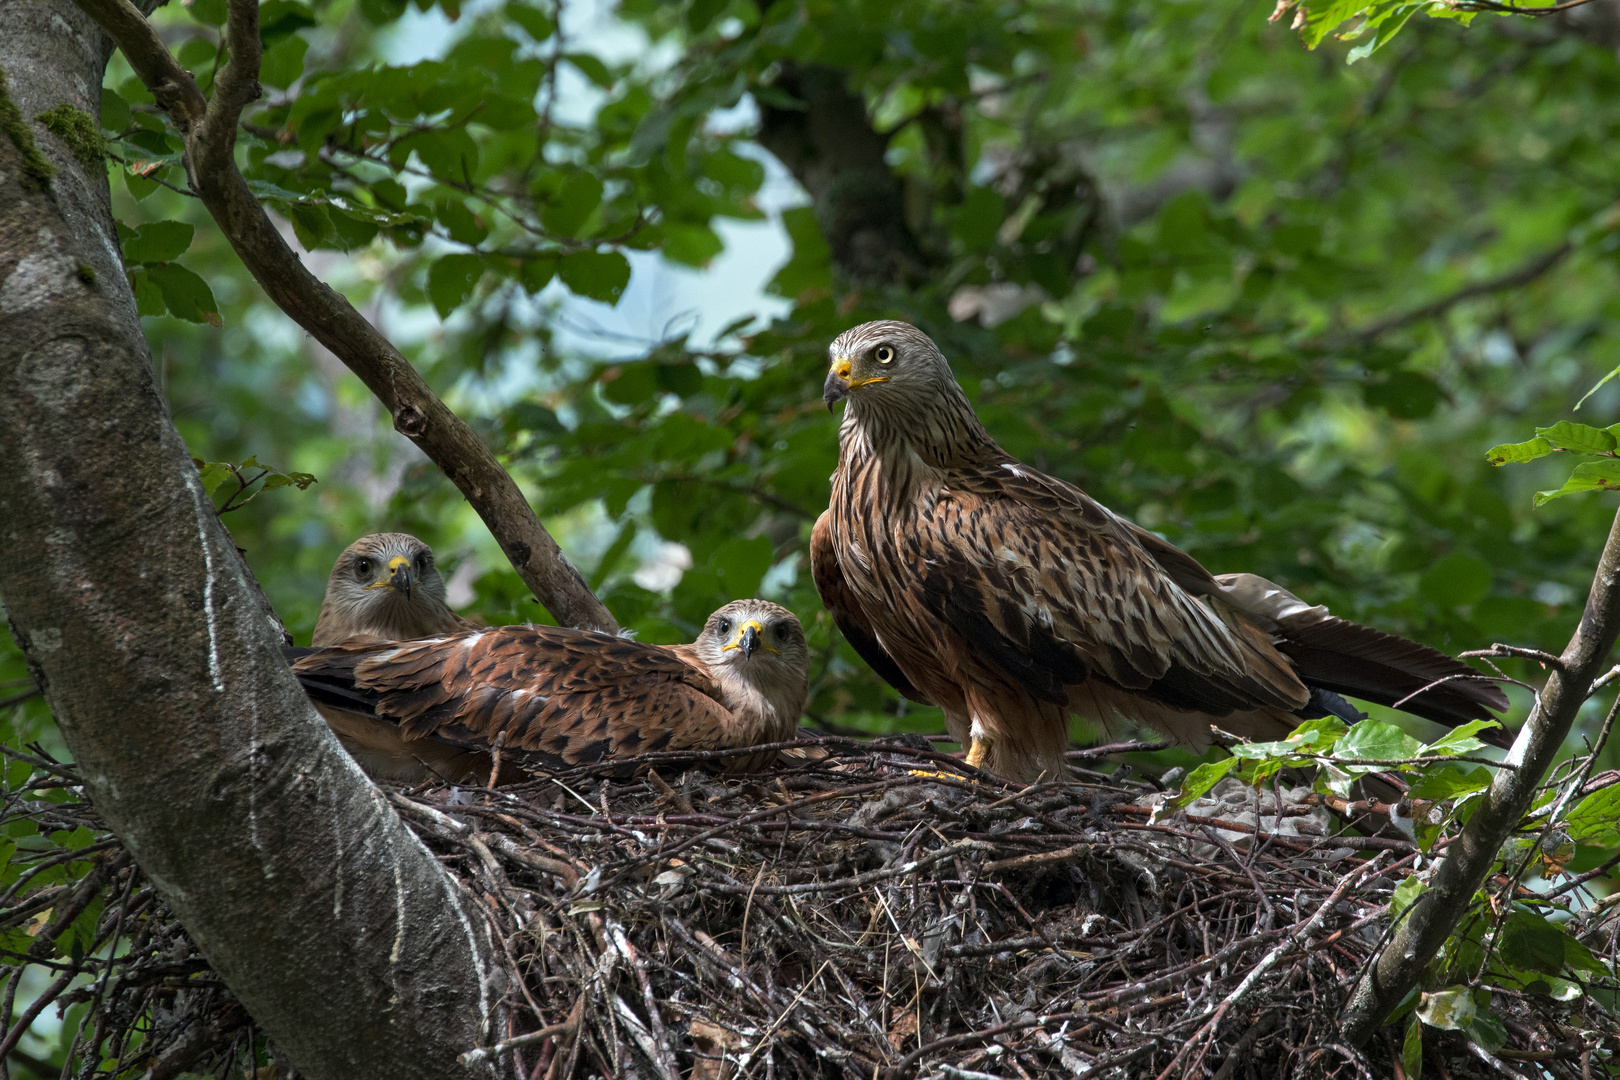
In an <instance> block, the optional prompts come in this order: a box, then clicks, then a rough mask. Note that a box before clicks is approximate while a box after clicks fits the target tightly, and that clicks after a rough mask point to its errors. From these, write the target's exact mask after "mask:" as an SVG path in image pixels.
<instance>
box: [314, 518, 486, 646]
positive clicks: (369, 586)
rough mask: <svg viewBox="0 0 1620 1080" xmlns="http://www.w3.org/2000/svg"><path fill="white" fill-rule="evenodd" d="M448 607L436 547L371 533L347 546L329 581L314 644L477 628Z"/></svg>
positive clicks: (392, 638) (401, 536)
mask: <svg viewBox="0 0 1620 1080" xmlns="http://www.w3.org/2000/svg"><path fill="white" fill-rule="evenodd" d="M476 626H477V624H476V623H472V622H469V621H467V620H466V619H463V618H462V617H461V616H460V615H457V614H456V613H455V612H454V611H451V610H450V605H449V604H448V603H446V602H445V599H444V578H443V576H442V575H440V573H439V568H438V567H437V566H435V565H433V549H432V548H430V547H428V546H427V545H426V544H425V543H423V542H422V541H420V540H418V539H417V538H416V537H414V536H412V535H411V534H410V533H372V534H371V535H369V536H362V537H361V538H360V539H358V540H356V541H355V542H354V543H352V544H350V545H349V546H348V547H347V548H345V549H344V551H343V554H341V555H339V556H338V558H337V562H336V563H335V564H333V566H332V576H331V577H329V578H327V581H326V599H325V600H323V601H322V602H321V614H320V617H319V618H317V619H316V620H315V635H314V637H313V638H312V639H311V640H312V642H313V643H314V644H316V645H336V644H338V643H339V642H343V641H354V640H359V639H378V640H382V641H403V640H405V639H407V638H418V637H427V636H428V635H430V634H448V633H453V632H454V631H457V630H468V629H474V628H475V627H476Z"/></svg>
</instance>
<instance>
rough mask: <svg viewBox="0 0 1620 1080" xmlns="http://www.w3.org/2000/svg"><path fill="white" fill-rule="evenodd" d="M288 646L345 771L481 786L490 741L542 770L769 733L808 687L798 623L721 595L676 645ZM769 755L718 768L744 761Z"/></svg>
mask: <svg viewBox="0 0 1620 1080" xmlns="http://www.w3.org/2000/svg"><path fill="white" fill-rule="evenodd" d="M288 654H289V656H290V657H292V658H293V673H294V674H295V675H297V676H298V681H299V682H300V683H301V684H303V687H304V689H305V691H306V692H307V693H308V694H309V696H310V698H311V699H312V700H313V701H314V703H315V707H316V709H317V710H318V711H319V712H320V714H321V715H322V716H324V717H325V718H326V721H327V723H328V724H330V725H331V726H332V730H333V731H335V732H336V733H337V736H338V738H339V740H340V741H342V743H343V745H344V747H345V748H346V749H348V751H349V753H350V754H351V755H353V757H354V758H355V760H356V761H358V762H359V763H360V765H361V767H363V768H364V769H365V770H366V772H368V773H370V774H371V775H372V776H373V777H376V778H377V779H381V780H392V781H397V782H404V783H416V782H419V781H422V780H426V779H428V778H430V777H433V776H437V777H439V778H441V779H444V780H448V781H451V782H457V783H459V782H471V781H477V782H482V781H483V780H485V779H486V778H487V777H488V776H489V773H490V768H491V757H490V750H491V748H492V747H493V746H494V744H495V742H496V740H497V739H500V740H502V759H503V761H504V762H505V763H507V764H508V765H511V764H519V765H529V766H541V767H547V768H561V767H565V766H569V765H578V764H583V763H587V762H596V761H602V760H606V759H610V758H614V757H620V756H623V755H627V754H637V753H644V752H648V751H654V750H722V749H730V748H734V747H746V746H757V745H761V744H764V743H771V742H780V741H783V740H785V739H789V738H792V736H793V733H794V732H795V731H796V730H797V727H798V720H799V714H800V713H801V712H803V711H804V702H805V697H806V695H807V693H808V688H807V681H806V679H807V671H808V668H809V652H808V650H807V649H806V647H805V641H804V630H803V628H802V627H800V625H799V620H798V619H797V618H795V617H794V615H793V613H792V612H791V611H788V610H787V609H786V608H783V607H779V606H777V605H776V604H772V603H769V602H767V601H764V600H735V601H733V602H732V603H729V604H727V605H726V606H725V607H723V608H721V609H720V610H719V611H716V612H715V613H714V614H713V615H711V616H709V621H708V622H707V623H706V624H705V625H704V627H703V632H702V633H701V634H699V635H698V639H697V640H696V641H694V642H692V643H691V644H690V645H669V646H663V645H646V644H643V643H641V642H639V641H632V640H630V639H628V638H622V637H614V636H612V635H610V634H601V633H597V632H595V631H591V630H571V629H567V628H562V627H555V626H501V627H496V628H494V629H489V630H463V631H460V632H457V633H452V634H444V635H439V636H436V637H428V638H422V639H420V640H417V641H363V642H359V643H355V644H348V645H335V646H331V647H329V648H316V649H291V650H288ZM775 756H776V754H775V752H774V751H767V752H764V753H762V754H757V755H749V756H745V757H740V758H729V759H725V761H724V767H725V768H726V769H727V770H728V771H733V772H742V771H748V770H753V769H760V768H764V767H765V766H766V765H768V764H770V762H771V760H772V759H774V758H775ZM505 778H515V777H512V774H511V773H510V771H509V772H508V773H506V774H505Z"/></svg>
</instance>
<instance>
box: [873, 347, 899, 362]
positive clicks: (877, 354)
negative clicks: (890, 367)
mask: <svg viewBox="0 0 1620 1080" xmlns="http://www.w3.org/2000/svg"><path fill="white" fill-rule="evenodd" d="M872 358H873V359H874V360H876V361H877V362H878V363H880V364H892V363H894V350H893V349H892V348H890V347H889V346H887V345H879V346H878V347H877V348H876V349H874V350H873V351H872Z"/></svg>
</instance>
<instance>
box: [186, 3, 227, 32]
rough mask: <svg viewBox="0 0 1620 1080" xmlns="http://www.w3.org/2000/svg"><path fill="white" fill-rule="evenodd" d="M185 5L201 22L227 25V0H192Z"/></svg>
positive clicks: (212, 24) (210, 24) (194, 17)
mask: <svg viewBox="0 0 1620 1080" xmlns="http://www.w3.org/2000/svg"><path fill="white" fill-rule="evenodd" d="M185 6H186V9H187V10H188V11H190V12H191V17H192V18H193V19H196V20H197V21H198V22H200V23H206V24H208V25H209V26H224V25H225V0H190V2H189V3H187V4H186V5H185Z"/></svg>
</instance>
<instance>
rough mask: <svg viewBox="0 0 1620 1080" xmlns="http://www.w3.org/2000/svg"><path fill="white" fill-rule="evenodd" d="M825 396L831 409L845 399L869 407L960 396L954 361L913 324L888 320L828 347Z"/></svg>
mask: <svg viewBox="0 0 1620 1080" xmlns="http://www.w3.org/2000/svg"><path fill="white" fill-rule="evenodd" d="M827 355H828V358H829V359H830V360H831V361H832V369H831V370H830V371H828V372H827V382H826V384H825V386H824V387H823V390H824V393H823V394H822V400H823V401H825V402H826V403H827V409H828V411H829V412H830V411H831V410H832V407H833V406H834V405H836V404H837V403H838V402H840V401H848V402H849V408H850V410H851V411H852V412H853V411H855V410H861V411H865V410H868V409H871V410H874V411H875V410H881V409H883V408H884V407H885V406H896V405H903V404H905V403H915V402H927V401H930V400H933V399H936V398H938V397H939V396H940V395H941V394H942V393H950V392H951V391H954V392H955V396H958V397H959V396H960V395H961V390H960V388H959V387H958V386H957V384H956V377H955V376H954V375H952V374H951V366H950V364H948V363H946V362H945V356H944V354H943V353H941V352H940V351H939V347H938V346H936V345H935V344H934V342H933V340H932V339H930V338H929V336H928V335H927V334H925V333H923V332H922V331H921V330H918V329H917V328H916V327H915V326H912V325H911V324H910V323H903V322H895V321H893V320H884V321H881V322H869V323H862V324H861V325H860V326H857V327H855V328H854V329H853V330H846V331H844V332H843V333H842V334H839V335H838V337H837V338H836V339H835V340H834V341H833V343H832V344H831V345H830V346H828V347H827Z"/></svg>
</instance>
